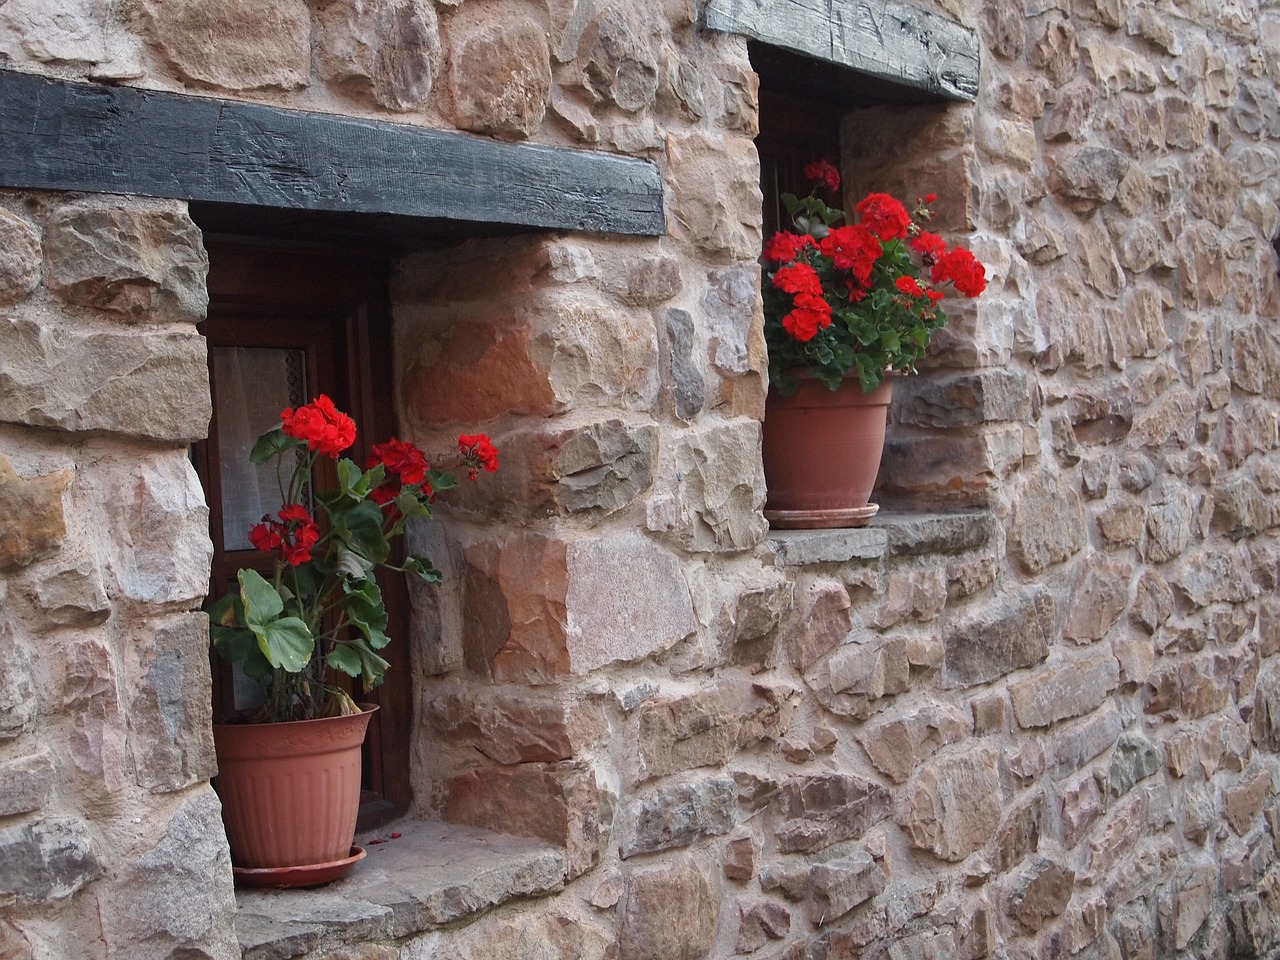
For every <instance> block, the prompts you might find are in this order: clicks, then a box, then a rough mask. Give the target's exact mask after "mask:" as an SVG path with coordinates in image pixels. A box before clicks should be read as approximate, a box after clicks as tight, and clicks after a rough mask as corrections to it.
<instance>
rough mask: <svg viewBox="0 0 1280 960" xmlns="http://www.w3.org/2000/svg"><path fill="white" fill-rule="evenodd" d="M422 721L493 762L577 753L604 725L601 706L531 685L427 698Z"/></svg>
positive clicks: (439, 735)
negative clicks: (556, 694)
mask: <svg viewBox="0 0 1280 960" xmlns="http://www.w3.org/2000/svg"><path fill="white" fill-rule="evenodd" d="M423 722H424V723H425V724H426V725H427V726H428V727H429V728H430V729H431V731H432V732H433V734H434V736H435V737H436V738H437V739H439V740H440V741H441V742H447V743H449V744H453V745H457V746H461V747H466V748H470V749H473V750H476V751H479V752H480V753H483V754H484V755H485V756H487V757H489V759H491V760H496V761H497V762H498V763H504V764H515V763H555V762H557V761H560V760H569V759H572V758H573V757H575V756H580V755H581V754H582V753H583V752H584V751H585V750H586V749H588V748H589V747H590V746H592V745H594V744H595V743H597V742H599V741H600V740H601V739H602V738H603V737H604V736H605V734H606V732H607V731H608V720H607V719H606V717H605V714H604V708H603V706H602V705H601V704H600V703H599V702H598V701H595V700H584V701H579V702H575V701H572V700H566V699H562V698H560V697H558V696H554V695H549V694H545V693H543V692H542V691H541V690H539V689H537V688H533V689H511V688H505V689H504V688H488V689H484V690H477V689H470V688H468V689H465V690H463V691H461V692H458V691H455V692H449V693H439V694H436V695H433V696H432V697H430V698H429V702H428V703H427V704H426V705H425V708H424V711H423Z"/></svg>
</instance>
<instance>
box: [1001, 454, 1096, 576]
mask: <svg viewBox="0 0 1280 960" xmlns="http://www.w3.org/2000/svg"><path fill="white" fill-rule="evenodd" d="M1087 541H1088V532H1087V529H1086V527H1085V523H1084V507H1083V505H1082V504H1081V501H1080V495H1079V494H1078V493H1077V492H1076V491H1075V490H1074V489H1072V488H1071V487H1070V486H1068V485H1067V483H1066V482H1065V481H1064V480H1063V479H1062V478H1061V477H1060V476H1059V475H1058V474H1056V473H1052V472H1042V473H1038V474H1037V475H1035V476H1034V477H1032V478H1031V479H1030V480H1029V481H1028V483H1027V485H1026V486H1025V487H1024V488H1023V490H1022V492H1021V494H1020V495H1019V496H1018V498H1017V500H1016V502H1015V505H1014V509H1013V525H1012V527H1011V528H1010V530H1009V552H1010V554H1011V555H1012V556H1013V558H1014V559H1015V560H1017V561H1018V563H1019V565H1020V566H1021V567H1022V569H1023V570H1024V571H1025V572H1026V573H1028V574H1030V575H1032V576H1037V575H1039V574H1041V573H1043V572H1044V571H1045V570H1047V569H1049V568H1050V567H1053V566H1056V565H1057V564H1060V563H1063V562H1065V561H1067V560H1069V559H1070V558H1071V557H1073V556H1075V554H1077V553H1078V552H1079V551H1080V550H1081V549H1082V548H1083V547H1084V545H1085V543H1086V542H1087Z"/></svg>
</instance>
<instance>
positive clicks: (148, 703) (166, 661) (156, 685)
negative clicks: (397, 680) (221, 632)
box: [129, 613, 218, 793]
mask: <svg viewBox="0 0 1280 960" xmlns="http://www.w3.org/2000/svg"><path fill="white" fill-rule="evenodd" d="M133 641H134V645H133V650H132V652H133V655H134V656H136V658H137V662H136V665H135V666H133V668H132V669H131V670H130V673H131V674H132V676H131V677H130V681H131V682H130V684H129V688H130V690H131V691H132V697H131V698H130V703H129V746H130V752H131V753H132V755H133V769H134V777H135V778H136V780H137V783H138V786H140V787H144V788H146V789H148V790H150V791H152V792H153V793H171V792H173V791H175V790H181V789H183V788H184V787H189V786H192V785H194V784H196V783H198V782H200V781H201V780H208V779H209V778H210V777H213V776H214V775H215V774H217V772H218V761H217V758H216V757H215V756H214V751H213V735H212V728H211V724H212V723H213V710H212V706H211V705H210V701H209V689H210V687H211V685H212V680H211V679H210V676H209V619H208V617H207V616H206V615H205V614H203V613H192V614H185V615H181V616H179V617H175V618H174V619H172V620H169V621H166V622H162V623H157V624H147V625H144V626H143V627H142V628H141V629H139V630H138V631H137V632H136V633H135V634H134V637H133Z"/></svg>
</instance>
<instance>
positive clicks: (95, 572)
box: [0, 465, 111, 629]
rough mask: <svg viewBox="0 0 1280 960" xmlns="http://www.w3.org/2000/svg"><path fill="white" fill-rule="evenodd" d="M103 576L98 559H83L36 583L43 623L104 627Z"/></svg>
mask: <svg viewBox="0 0 1280 960" xmlns="http://www.w3.org/2000/svg"><path fill="white" fill-rule="evenodd" d="M0 473H3V466H2V465H0ZM2 482H3V481H0V483H2ZM102 574H103V571H102V568H101V566H100V565H99V563H98V562H97V560H96V558H92V557H88V556H81V557H78V558H76V559H75V560H74V561H72V562H69V563H67V564H66V565H63V566H60V568H59V569H56V570H53V571H50V572H49V573H46V574H44V575H43V576H41V577H40V578H39V579H38V580H36V582H35V583H33V584H32V587H31V589H32V594H33V597H32V599H33V600H34V602H35V606H36V608H37V609H38V610H39V611H40V613H41V614H42V615H43V617H44V622H45V623H46V624H48V625H49V626H55V627H76V628H80V629H84V628H86V627H96V626H98V625H99V624H101V623H104V622H105V621H106V620H107V618H108V617H110V616H111V602H110V601H109V600H108V599H107V590H106V585H105V583H104V580H103V575H102Z"/></svg>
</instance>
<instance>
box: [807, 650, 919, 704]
mask: <svg viewBox="0 0 1280 960" xmlns="http://www.w3.org/2000/svg"><path fill="white" fill-rule="evenodd" d="M911 650H912V644H911V641H909V640H908V639H907V638H906V637H895V636H889V635H875V634H873V635H872V637H871V638H870V639H869V640H866V641H865V642H863V643H846V644H844V645H843V646H841V647H840V648H838V649H837V650H836V652H835V653H833V654H832V655H831V657H830V658H828V660H827V661H826V662H825V663H823V664H822V665H821V666H819V667H818V668H817V669H816V670H814V671H813V673H812V675H811V676H810V677H809V678H808V683H809V686H810V688H811V689H812V690H813V691H814V693H815V694H816V695H817V697H818V700H819V702H820V703H821V704H822V705H823V706H824V707H826V708H827V709H828V710H830V711H831V712H833V713H836V714H839V715H840V716H847V717H857V718H859V719H863V718H865V717H867V716H869V715H870V713H871V709H872V705H873V704H874V703H875V702H876V701H878V700H882V699H884V698H885V697H891V696H895V695H897V694H899V693H905V692H906V691H907V689H908V687H909V686H910V683H911V661H910V659H909V655H910V653H911Z"/></svg>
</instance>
